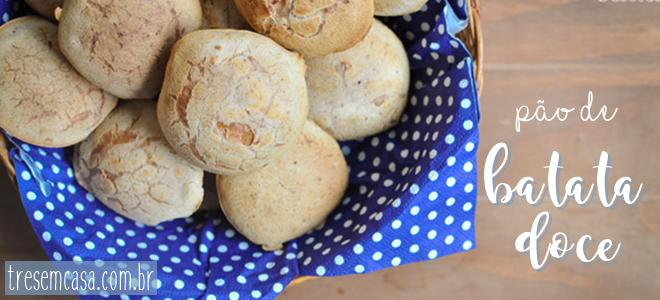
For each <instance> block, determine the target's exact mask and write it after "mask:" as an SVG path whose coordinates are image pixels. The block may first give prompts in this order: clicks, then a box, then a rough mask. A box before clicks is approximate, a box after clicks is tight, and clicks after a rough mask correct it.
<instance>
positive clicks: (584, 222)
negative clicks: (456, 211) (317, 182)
mask: <svg viewBox="0 0 660 300" xmlns="http://www.w3.org/2000/svg"><path fill="white" fill-rule="evenodd" d="M481 6H482V9H481V13H482V21H483V32H484V39H485V40H484V49H485V64H484V66H485V72H484V77H485V85H484V90H483V94H482V97H481V110H482V120H481V124H480V130H481V145H480V147H479V152H478V161H479V164H478V171H479V172H480V173H479V174H481V172H482V169H483V166H484V163H485V159H486V155H487V154H488V151H489V150H490V148H491V147H492V146H493V145H495V144H497V143H498V142H505V143H506V144H507V145H508V146H509V148H510V151H511V159H510V163H509V166H508V169H507V170H506V172H505V173H504V175H503V176H502V177H500V178H499V179H498V182H506V183H508V184H510V185H514V186H515V184H516V183H517V182H518V180H519V179H521V178H522V177H526V176H531V177H533V178H535V179H536V181H537V183H538V184H539V185H540V184H543V183H547V170H546V169H544V168H543V167H544V166H547V165H548V164H549V162H550V156H551V154H552V151H557V152H559V154H560V155H562V158H563V160H562V166H563V167H564V171H563V172H561V175H560V178H559V187H562V188H560V194H561V195H562V196H563V193H564V191H563V187H564V186H565V184H566V182H567V181H568V180H569V179H570V178H571V177H574V176H580V177H582V178H583V179H584V181H585V182H586V183H587V184H591V183H595V182H596V169H594V168H593V166H596V165H597V164H598V159H599V156H600V154H601V151H606V152H608V153H609V155H610V157H611V166H612V167H613V169H612V171H611V172H610V176H609V188H610V190H612V187H613V185H614V182H615V181H616V180H617V179H618V178H620V177H624V176H628V177H631V178H632V179H633V181H634V183H635V184H634V186H635V187H637V186H638V185H639V184H640V183H643V184H644V186H645V187H646V190H645V193H644V195H643V198H642V200H641V202H640V203H639V205H637V206H636V207H630V206H628V205H626V204H625V203H623V201H619V204H618V205H617V206H616V207H615V208H614V209H612V210H608V209H606V208H605V207H603V205H602V204H600V201H599V198H598V197H597V196H596V197H595V198H594V200H593V201H592V202H591V204H590V205H588V206H587V207H581V206H579V205H577V204H576V203H575V202H572V203H570V204H569V205H568V207H567V208H566V209H564V210H559V209H557V208H556V207H554V206H553V205H552V203H551V201H550V198H549V197H547V196H546V198H545V200H544V201H543V203H542V204H541V205H540V206H539V207H532V206H531V205H529V204H527V203H526V202H525V201H524V200H522V199H521V198H519V197H518V198H517V200H516V201H515V202H514V203H513V204H511V205H510V206H504V205H500V206H495V205H493V204H491V203H490V202H489V200H488V199H487V197H486V194H485V192H484V188H483V180H482V178H481V177H482V175H480V176H479V177H480V179H479V180H480V184H479V189H478V190H479V194H478V201H477V202H478V204H477V210H476V222H475V228H476V232H477V244H476V249H475V250H473V251H469V252H466V253H461V254H457V255H452V256H448V257H442V258H439V259H436V260H434V261H429V262H422V263H415V264H410V265H404V266H399V267H396V268H390V269H387V270H383V271H380V272H376V273H372V274H365V275H353V276H344V277H337V278H323V279H317V280H313V281H310V282H306V283H303V284H301V285H298V286H294V287H290V288H287V289H286V290H285V291H284V293H283V294H282V295H281V296H280V297H279V298H278V300H288V299H316V300H329V299H379V300H386V299H440V298H443V299H529V298H534V299H538V300H540V299H660V171H659V169H660V156H659V155H658V154H659V152H660V151H659V150H660V130H659V129H658V128H659V127H660V117H659V116H657V115H656V113H659V112H660V2H653V3H647V2H642V3H628V2H625V3H613V2H611V1H607V2H605V3H602V2H601V1H600V0H580V1H574V0H534V1H520V0H481ZM590 91H592V92H593V95H594V104H593V107H594V110H595V111H597V110H598V109H599V108H600V107H601V106H603V105H607V107H608V109H609V110H608V111H610V112H611V111H613V110H614V109H615V108H618V112H617V114H616V116H615V117H614V119H612V121H610V122H605V121H603V120H599V121H596V122H583V121H581V120H580V118H579V110H580V108H581V107H582V106H583V105H585V104H586V103H587V97H588V93H589V92H590ZM538 100H544V101H545V102H544V105H545V107H546V109H547V110H548V111H554V110H556V109H557V108H559V107H564V108H569V109H570V108H576V110H575V111H574V112H573V113H571V114H570V115H569V118H568V119H567V120H566V121H564V122H558V121H556V120H555V121H552V122H538V121H531V122H527V123H523V124H522V125H521V127H522V129H521V132H516V131H515V127H514V121H515V116H516V108H518V107H520V106H522V105H527V106H528V107H530V108H532V109H535V108H536V105H537V101H538ZM0 173H2V174H0V178H1V179H0V188H1V191H2V204H3V206H2V209H0V257H1V258H2V260H45V259H47V257H46V255H45V254H44V252H43V250H41V248H40V246H39V243H38V240H37V237H36V236H35V235H34V233H33V231H32V229H31V228H30V225H29V222H28V220H27V216H26V214H25V212H24V210H23V208H22V205H21V204H20V200H19V199H18V195H17V194H16V192H15V191H14V190H13V187H12V186H11V185H10V183H9V182H8V180H7V177H6V175H5V174H4V170H0ZM542 211H548V212H549V213H550V214H551V215H552V225H551V227H550V230H549V231H548V236H550V237H551V236H552V234H554V233H555V232H564V233H566V234H567V235H568V236H569V237H570V239H571V242H573V243H576V242H577V240H578V239H579V238H580V237H581V236H583V235H586V234H588V235H591V236H592V237H593V239H594V240H595V241H596V243H598V242H599V241H601V240H603V239H611V240H612V241H614V242H615V243H621V244H622V245H623V250H622V252H621V255H620V257H619V259H618V261H617V262H616V263H614V264H605V263H603V262H598V263H596V264H594V265H586V264H584V263H582V262H581V261H579V260H578V258H577V256H576V255H575V254H571V255H570V256H569V257H568V258H567V259H566V260H564V261H557V260H552V261H551V262H550V264H549V266H548V267H547V268H546V269H545V271H543V272H537V271H535V270H534V269H533V268H532V267H531V264H530V260H529V256H528V255H522V254H520V253H518V252H517V251H516V250H515V247H514V242H515V239H516V238H517V236H518V235H519V234H521V233H522V232H525V231H529V230H530V227H531V225H532V221H533V220H534V218H535V217H536V215H537V214H539V213H540V212H542ZM547 239H549V238H548V237H547V236H546V238H545V239H544V240H543V242H542V243H541V245H542V246H541V251H543V252H545V249H546V248H547V244H548V243H549V242H547ZM595 248H596V244H591V245H590V246H589V250H588V251H587V253H589V255H593V253H594V252H595ZM2 294H4V293H2ZM0 297H2V296H0ZM24 299H29V298H27V297H26V298H24ZM53 299H57V298H56V297H53ZM61 299H65V298H64V297H62V298H61Z"/></svg>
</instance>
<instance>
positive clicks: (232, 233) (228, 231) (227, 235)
mask: <svg viewBox="0 0 660 300" xmlns="http://www.w3.org/2000/svg"><path fill="white" fill-rule="evenodd" d="M234 235H236V232H235V231H234V230H232V229H227V231H225V236H226V237H228V238H233V237H234Z"/></svg>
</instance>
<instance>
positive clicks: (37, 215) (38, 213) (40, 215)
mask: <svg viewBox="0 0 660 300" xmlns="http://www.w3.org/2000/svg"><path fill="white" fill-rule="evenodd" d="M32 215H33V216H34V219H35V220H37V221H41V220H43V219H44V214H43V213H42V212H41V211H38V210H36V211H34V214H32Z"/></svg>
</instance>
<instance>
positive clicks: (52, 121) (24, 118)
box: [0, 16, 117, 147]
mask: <svg viewBox="0 0 660 300" xmlns="http://www.w3.org/2000/svg"><path fill="white" fill-rule="evenodd" d="M0 40H1V41H2V43H0V65H2V72H0V127H2V128H4V129H5V130H7V132H9V133H10V134H11V135H13V136H15V137H17V138H19V139H21V140H23V141H25V142H28V143H31V144H35V145H39V146H43V147H66V146H71V145H73V144H75V143H78V142H80V141H82V140H83V139H85V138H86V137H87V136H88V135H89V134H90V133H91V132H92V131H93V130H94V128H96V126H98V125H99V124H100V123H101V121H103V118H105V117H106V116H107V115H108V113H110V111H111V110H112V109H113V108H114V107H115V105H116V104H117V98H116V97H115V96H112V95H110V94H108V93H106V92H104V91H103V90H101V89H99V88H97V87H96V86H94V85H93V84H92V83H90V82H89V81H87V79H85V78H84V77H82V76H81V75H80V74H78V72H76V70H75V69H74V68H73V67H72V66H71V64H69V62H68V61H67V60H66V58H65V57H64V55H63V54H62V52H61V51H60V47H59V46H58V43H57V25H55V24H54V23H52V22H50V21H48V20H46V19H43V18H41V17H38V16H30V17H22V18H18V19H14V20H12V21H10V22H8V23H6V24H4V25H3V26H2V27H0Z"/></svg>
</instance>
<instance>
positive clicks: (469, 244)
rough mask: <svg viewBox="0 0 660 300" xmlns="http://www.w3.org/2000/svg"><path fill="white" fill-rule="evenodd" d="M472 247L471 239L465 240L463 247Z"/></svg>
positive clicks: (466, 248) (467, 248)
mask: <svg viewBox="0 0 660 300" xmlns="http://www.w3.org/2000/svg"><path fill="white" fill-rule="evenodd" d="M470 248H472V242H470V241H465V242H464V243H463V249H464V250H469V249H470Z"/></svg>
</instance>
